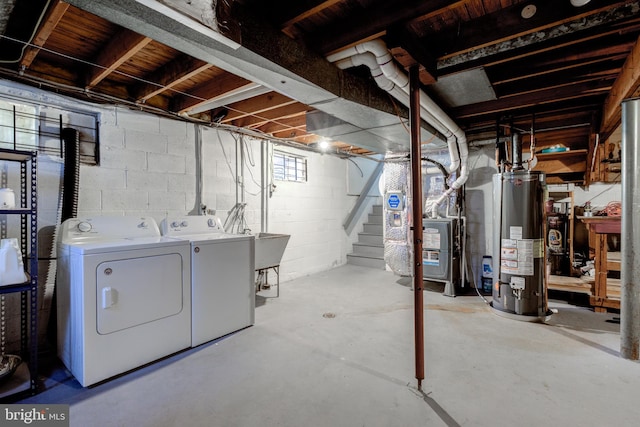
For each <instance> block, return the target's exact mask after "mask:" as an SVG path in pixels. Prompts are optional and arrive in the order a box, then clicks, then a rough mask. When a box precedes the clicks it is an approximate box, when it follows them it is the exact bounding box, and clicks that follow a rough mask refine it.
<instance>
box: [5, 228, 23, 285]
mask: <svg viewBox="0 0 640 427" xmlns="http://www.w3.org/2000/svg"><path fill="white" fill-rule="evenodd" d="M26 281H27V275H26V274H25V272H24V265H23V263H22V252H21V251H20V244H19V243H18V239H16V238H10V239H2V240H0V286H5V285H13V284H16V283H24V282H26Z"/></svg>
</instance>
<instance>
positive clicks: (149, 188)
mask: <svg viewBox="0 0 640 427" xmlns="http://www.w3.org/2000/svg"><path fill="white" fill-rule="evenodd" d="M3 95H4V96H9V97H10V98H12V99H14V100H15V99H22V100H26V101H27V102H31V103H34V104H40V103H41V104H48V105H56V106H58V107H60V108H68V109H70V110H78V109H82V110H85V111H88V112H93V113H98V114H99V115H100V165H99V166H92V165H85V164H82V165H81V167H80V180H79V189H80V191H79V200H78V216H79V217H86V216H95V215H145V216H151V217H153V218H155V219H156V220H157V221H158V222H160V221H161V220H162V219H163V218H165V216H166V215H185V214H193V213H196V211H197V206H196V153H195V152H196V149H195V146H196V144H195V141H196V127H195V125H194V124H191V123H187V122H183V121H180V120H171V119H168V118H161V117H157V116H154V115H151V114H146V113H142V112H139V111H131V110H128V109H126V108H122V107H104V106H100V105H93V104H87V103H82V102H78V101H75V100H71V99H68V98H64V97H61V96H58V95H55V94H51V93H48V92H46V91H41V90H37V89H33V88H29V87H26V86H22V85H18V84H15V83H11V82H5V81H2V80H0V96H3ZM238 138H239V137H238V136H237V135H232V134H230V133H228V132H225V131H223V130H219V129H210V128H204V129H203V131H202V143H203V144H202V145H203V200H202V201H203V203H205V204H206V206H207V208H208V209H212V210H215V211H216V214H217V215H218V216H219V217H220V218H221V219H222V220H223V221H224V219H225V218H226V216H227V213H228V212H229V211H230V210H231V209H232V208H233V206H234V205H235V203H236V201H237V197H236V183H235V168H236V140H238ZM245 142H246V148H247V152H248V154H247V158H246V169H245V179H244V188H245V190H246V191H245V202H246V203H247V206H246V210H245V218H246V221H247V226H248V228H249V229H250V230H251V232H253V233H258V232H260V231H262V230H261V228H260V224H261V198H260V191H261V185H262V184H261V182H260V176H261V174H260V167H261V165H260V145H261V144H262V143H263V141H260V140H255V139H252V138H247V137H245ZM277 149H279V150H283V151H289V152H291V153H294V154H296V155H302V156H304V157H306V158H307V161H308V177H309V179H308V182H306V183H289V182H276V186H277V187H276V190H275V191H274V193H273V196H272V197H271V198H270V200H269V219H270V225H269V231H270V232H273V233H285V234H290V235H291V239H290V240H289V244H288V246H287V249H286V251H285V254H284V256H283V259H282V263H281V269H280V279H281V282H286V281H288V280H291V279H294V278H296V277H301V276H305V275H309V274H312V273H316V272H319V271H323V270H326V269H329V268H332V267H335V266H338V265H342V264H344V263H346V253H347V250H348V241H349V239H350V238H351V237H350V236H347V235H346V232H345V231H344V229H343V228H342V222H343V221H344V218H345V217H346V216H347V214H348V212H349V209H350V208H351V206H352V204H353V202H354V200H355V199H354V196H348V195H347V184H346V171H347V167H346V161H345V160H343V159H339V158H337V157H332V156H329V155H321V154H316V153H312V152H308V151H301V150H296V149H294V148H290V147H277ZM38 163H39V165H38V166H39V170H38V180H39V183H38V204H39V205H38V208H39V211H38V222H39V256H40V257H41V258H43V261H41V262H40V264H39V265H40V267H39V268H40V270H39V273H40V280H39V283H40V286H39V303H40V311H39V319H40V322H39V328H40V332H39V336H40V339H41V340H42V339H43V337H44V335H45V333H46V330H47V327H48V323H49V314H50V310H51V303H52V301H51V298H52V294H53V286H54V283H55V269H53V268H51V269H49V267H50V266H52V265H53V264H52V263H50V262H49V261H48V260H46V258H49V257H51V256H52V255H53V256H55V250H54V249H55V236H54V232H55V224H56V220H57V217H58V211H59V193H60V187H61V180H62V173H63V167H62V160H61V159H60V158H58V157H56V156H51V155H47V154H42V155H40V156H39V157H38ZM0 167H2V165H0ZM7 184H8V185H11V184H12V183H11V182H9V183H7ZM357 231H358V228H357V227H356V229H354V231H353V234H356V233H357ZM7 305H8V306H11V307H13V306H14V305H15V304H12V303H11V302H10V300H7ZM11 310H13V309H11ZM11 310H10V311H8V313H7V314H8V317H9V318H11V319H13V320H18V311H17V310H14V311H11ZM52 321H53V322H55V319H53V320H52ZM11 329H14V328H11ZM15 329H16V330H17V328H15ZM9 335H11V336H9V337H8V342H9V343H11V342H13V343H15V342H17V336H13V335H12V334H9ZM41 342H42V341H41Z"/></svg>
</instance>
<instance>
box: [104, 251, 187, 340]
mask: <svg viewBox="0 0 640 427" xmlns="http://www.w3.org/2000/svg"><path fill="white" fill-rule="evenodd" d="M186 285H187V286H190V284H186ZM183 286H185V284H184V283H182V257H181V256H180V255H179V254H163V255H158V256H148V257H140V258H129V259H121V260H111V261H105V262H102V263H100V264H98V266H97V268H96V317H97V318H96V326H97V329H98V333H99V334H101V335H105V334H110V333H113V332H117V331H121V330H123V329H128V328H132V327H135V326H137V325H141V324H144V323H148V322H153V321H155V320H158V319H162V318H165V317H169V316H174V315H176V314H178V313H180V312H181V311H182V308H183V304H184V301H183V300H182V287H183Z"/></svg>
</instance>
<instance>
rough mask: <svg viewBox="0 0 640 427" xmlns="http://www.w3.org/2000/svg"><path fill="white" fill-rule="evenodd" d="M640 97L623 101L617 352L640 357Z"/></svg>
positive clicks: (626, 356)
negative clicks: (620, 262) (618, 336)
mask: <svg viewBox="0 0 640 427" xmlns="http://www.w3.org/2000/svg"><path fill="white" fill-rule="evenodd" d="M638 144H640V99H631V100H626V101H624V102H623V103H622V229H621V232H622V239H621V250H622V264H621V266H620V267H621V270H620V279H621V280H620V281H621V285H622V287H621V293H620V355H621V356H622V357H623V358H625V359H631V360H638V359H639V358H640V283H638V277H640V253H639V251H640V237H639V236H640V215H638V214H637V213H638V212H639V211H640V150H639V149H638Z"/></svg>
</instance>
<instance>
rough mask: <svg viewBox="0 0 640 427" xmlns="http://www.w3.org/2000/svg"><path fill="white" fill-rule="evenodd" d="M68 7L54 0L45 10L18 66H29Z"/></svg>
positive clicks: (66, 4)
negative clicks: (45, 12)
mask: <svg viewBox="0 0 640 427" xmlns="http://www.w3.org/2000/svg"><path fill="white" fill-rule="evenodd" d="M68 8H69V4H68V3H65V2H63V1H62V0H56V1H55V2H54V3H53V4H52V5H51V6H50V7H49V10H47V14H46V15H45V17H44V19H43V20H42V24H41V25H40V28H38V31H37V32H36V35H35V36H34V37H33V40H32V41H31V46H28V47H27V48H26V49H25V52H24V55H23V57H22V60H21V61H20V68H22V69H24V68H29V66H30V65H31V63H32V62H33V60H34V59H35V57H36V55H38V52H40V49H39V48H40V47H42V46H44V44H45V43H46V42H47V39H48V38H49V36H51V34H52V33H53V30H55V28H56V26H57V25H58V22H60V19H62V17H63V16H64V14H65V12H66V11H67V9H68Z"/></svg>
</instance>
